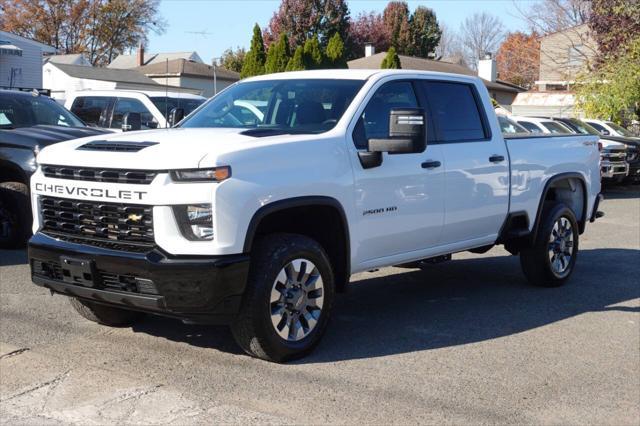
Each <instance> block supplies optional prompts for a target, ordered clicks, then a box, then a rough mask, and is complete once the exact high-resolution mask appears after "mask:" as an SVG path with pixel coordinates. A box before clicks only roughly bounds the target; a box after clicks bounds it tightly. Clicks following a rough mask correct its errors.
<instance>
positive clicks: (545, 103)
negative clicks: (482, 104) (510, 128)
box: [511, 24, 598, 117]
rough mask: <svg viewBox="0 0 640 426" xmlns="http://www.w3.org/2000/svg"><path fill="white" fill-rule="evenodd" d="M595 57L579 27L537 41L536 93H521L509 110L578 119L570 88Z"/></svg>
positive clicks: (594, 49) (586, 34)
mask: <svg viewBox="0 0 640 426" xmlns="http://www.w3.org/2000/svg"><path fill="white" fill-rule="evenodd" d="M597 54H598V48H597V44H596V42H595V40H594V39H593V38H592V37H591V35H590V34H589V27H588V26H587V25H586V24H584V25H578V26H575V27H571V28H568V29H566V30H564V31H558V32H555V33H551V34H547V35H545V36H542V37H541V38H540V75H539V77H538V81H536V82H535V84H536V86H537V87H536V90H533V91H529V92H526V93H520V94H518V96H517V97H516V99H515V100H514V101H513V104H512V105H511V110H512V112H513V113H514V114H517V115H544V116H556V117H579V116H580V115H581V114H580V113H579V112H578V111H576V110H575V96H574V94H573V92H572V90H571V86H572V85H573V83H574V82H575V79H576V77H577V75H578V74H579V73H580V72H581V71H584V70H585V69H587V67H588V66H589V64H590V63H591V62H592V61H593V60H594V58H595V56H596V55H597Z"/></svg>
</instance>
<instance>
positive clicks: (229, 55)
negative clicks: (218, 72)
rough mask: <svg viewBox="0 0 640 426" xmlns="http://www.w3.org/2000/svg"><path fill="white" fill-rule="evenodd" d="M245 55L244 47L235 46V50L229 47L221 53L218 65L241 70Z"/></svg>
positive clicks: (232, 69)
mask: <svg viewBox="0 0 640 426" xmlns="http://www.w3.org/2000/svg"><path fill="white" fill-rule="evenodd" d="M246 55H247V51H246V50H245V49H244V47H237V48H236V50H233V49H231V48H229V49H227V50H225V51H224V52H223V53H222V56H221V57H220V60H219V61H218V65H219V66H221V67H223V68H226V69H228V70H230V71H235V72H241V71H242V64H244V58H245V56H246Z"/></svg>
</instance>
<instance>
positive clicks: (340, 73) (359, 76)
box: [241, 69, 479, 82]
mask: <svg viewBox="0 0 640 426" xmlns="http://www.w3.org/2000/svg"><path fill="white" fill-rule="evenodd" d="M397 75H407V76H410V75H411V76H416V75H419V76H428V77H434V78H437V77H447V78H455V79H456V80H466V81H469V82H475V81H478V80H479V78H478V77H475V76H467V75H462V74H451V73H443V72H437V71H419V70H401V69H400V70H398V69H369V70H368V69H331V70H312V71H291V72H281V73H276V74H266V75H260V76H256V77H251V78H247V79H245V80H241V82H245V81H264V80H294V79H305V78H309V79H329V80H368V79H369V78H371V77H373V76H376V77H378V78H382V77H386V76H397Z"/></svg>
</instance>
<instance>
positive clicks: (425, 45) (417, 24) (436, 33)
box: [407, 6, 442, 58]
mask: <svg viewBox="0 0 640 426" xmlns="http://www.w3.org/2000/svg"><path fill="white" fill-rule="evenodd" d="M409 29H410V32H411V45H410V46H409V47H408V49H407V50H408V51H409V53H411V54H412V55H414V56H419V57H421V58H428V57H429V54H430V53H433V52H435V50H436V47H437V46H438V43H440V37H441V36H442V31H441V30H440V25H438V20H437V19H436V14H435V13H434V12H433V10H431V9H429V8H427V7H424V6H418V7H417V8H416V10H415V12H413V15H411V19H410V20H409Z"/></svg>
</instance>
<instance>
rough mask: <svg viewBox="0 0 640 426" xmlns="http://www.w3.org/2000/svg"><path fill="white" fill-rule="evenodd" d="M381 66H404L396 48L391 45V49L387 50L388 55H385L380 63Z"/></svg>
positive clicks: (390, 67)
mask: <svg viewBox="0 0 640 426" xmlns="http://www.w3.org/2000/svg"><path fill="white" fill-rule="evenodd" d="M380 68H383V69H385V68H389V69H400V68H402V66H401V65H400V57H398V54H397V53H396V48H395V47H393V46H391V47H390V48H389V51H388V52H387V56H385V57H384V59H383V60H382V63H381V64H380Z"/></svg>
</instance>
